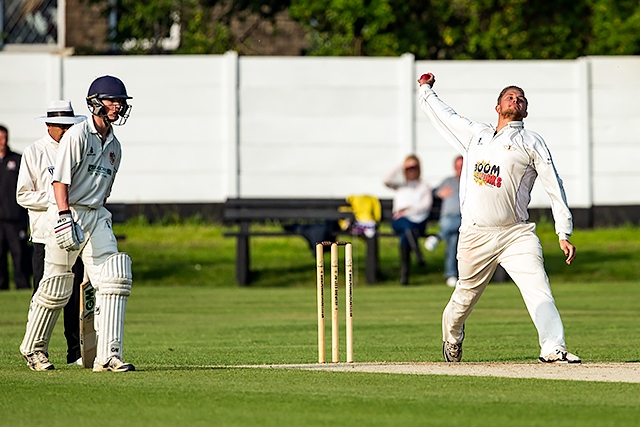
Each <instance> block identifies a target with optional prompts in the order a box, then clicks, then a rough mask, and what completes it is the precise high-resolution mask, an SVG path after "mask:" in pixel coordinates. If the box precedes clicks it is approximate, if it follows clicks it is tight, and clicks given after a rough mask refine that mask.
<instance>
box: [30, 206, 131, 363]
mask: <svg viewBox="0 0 640 427" xmlns="http://www.w3.org/2000/svg"><path fill="white" fill-rule="evenodd" d="M71 209H72V211H73V212H72V215H73V218H74V221H75V222H76V223H77V224H79V225H80V228H82V231H83V233H84V241H83V242H82V243H81V244H80V250H78V251H73V252H67V251H66V250H64V249H60V248H59V247H58V244H57V242H56V237H55V235H54V233H53V225H54V224H55V222H56V221H57V219H58V209H57V206H55V205H52V206H50V207H49V210H48V212H47V222H48V228H47V229H48V235H47V238H46V239H47V240H46V246H45V263H44V276H43V278H42V282H41V283H43V282H44V281H45V280H46V279H48V278H50V277H53V276H58V275H61V274H64V273H69V272H71V267H73V265H74V264H75V262H76V259H77V258H78V256H80V257H81V258H82V262H83V263H84V268H85V275H87V276H88V277H89V280H91V283H92V284H93V286H94V287H95V288H96V294H98V293H99V292H100V289H99V287H100V283H101V271H102V265H103V264H104V262H105V261H106V259H107V258H109V256H110V255H113V254H115V253H117V252H118V246H117V242H116V238H115V235H114V234H113V230H112V228H111V213H110V212H109V211H108V210H107V209H106V208H104V207H101V208H100V209H89V208H85V207H81V206H80V207H78V206H73V207H72V208H71ZM65 286H69V287H70V286H72V284H71V282H70V284H66V285H65ZM63 291H64V295H66V301H63V303H62V305H61V307H62V306H64V305H66V303H67V301H68V300H69V296H70V295H71V289H70V288H69V289H64V290H63ZM39 292H40V289H38V291H37V292H36V295H34V297H33V298H32V304H31V308H30V312H32V311H35V310H36V309H37V308H38V306H37V304H34V303H33V301H36V302H37V301H39ZM48 310H51V309H50V308H47V307H44V308H41V311H44V314H42V315H36V314H34V315H30V316H29V320H28V321H27V333H26V334H25V339H24V340H23V342H22V345H21V347H20V348H21V351H22V353H23V354H28V353H30V352H32V351H34V350H37V349H38V347H36V346H37V345H40V346H41V347H43V348H47V347H48V343H49V340H50V339H51V332H52V331H53V326H54V325H55V322H56V319H57V315H49V314H48V312H47V311H48ZM57 310H58V311H59V310H60V308H58V309H57ZM49 323H53V325H50V324H49ZM36 329H37V330H44V331H45V334H44V335H42V334H40V335H42V336H40V335H39V336H37V337H35V338H33V337H32V336H33V331H34V330H36ZM38 343H40V344H38Z"/></svg>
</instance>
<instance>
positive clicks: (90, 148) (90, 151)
mask: <svg viewBox="0 0 640 427" xmlns="http://www.w3.org/2000/svg"><path fill="white" fill-rule="evenodd" d="M95 155H96V153H95V152H94V151H93V147H89V152H88V153H87V156H95Z"/></svg>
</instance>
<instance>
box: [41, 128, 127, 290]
mask: <svg viewBox="0 0 640 427" xmlns="http://www.w3.org/2000/svg"><path fill="white" fill-rule="evenodd" d="M121 155H122V151H121V147H120V142H119V141H118V139H117V138H116V137H115V135H114V134H113V130H109V133H108V134H107V137H106V140H105V141H104V143H103V140H102V137H101V136H100V134H99V133H98V131H97V130H96V128H95V125H94V124H93V120H92V119H89V120H87V121H84V122H82V123H79V124H77V125H75V126H73V127H71V129H69V130H68V131H67V132H66V133H65V134H64V136H63V137H62V139H61V140H60V146H59V147H58V156H57V158H56V165H55V169H54V171H53V176H52V181H53V182H61V183H63V184H67V185H69V206H70V208H71V211H72V215H73V217H74V221H75V222H76V224H78V225H79V226H80V228H81V229H82V231H83V232H84V235H85V241H84V243H81V245H80V246H81V249H80V251H79V252H67V251H65V250H62V249H60V248H59V247H58V244H57V242H56V239H55V235H54V233H53V226H54V224H55V222H56V220H57V219H58V206H57V205H56V204H55V202H54V203H52V204H51V205H50V206H49V211H48V214H47V221H48V225H47V228H48V230H47V232H48V234H47V241H46V248H45V272H44V278H48V277H50V276H51V275H54V274H61V273H64V272H66V271H69V270H70V268H71V266H73V264H74V263H75V260H76V258H77V256H78V254H79V253H82V262H83V263H84V265H85V272H86V274H87V275H88V277H89V279H90V280H91V282H92V283H94V284H97V283H99V275H100V269H101V266H102V263H103V262H104V261H105V260H106V259H107V258H108V257H109V256H110V255H111V254H113V253H116V252H117V251H118V249H117V243H116V239H115V236H114V235H113V230H112V229H111V213H110V212H109V211H108V210H107V209H106V208H105V207H104V203H105V201H106V200H107V198H108V197H109V195H110V194H111V187H112V186H113V181H114V179H115V176H116V173H117V172H118V167H119V166H120V159H121ZM51 193H52V194H53V191H52V192H51ZM95 286H96V285H94V287H95ZM96 289H97V288H96Z"/></svg>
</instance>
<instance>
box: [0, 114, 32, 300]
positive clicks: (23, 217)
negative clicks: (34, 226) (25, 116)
mask: <svg viewBox="0 0 640 427" xmlns="http://www.w3.org/2000/svg"><path fill="white" fill-rule="evenodd" d="M20 160H21V156H20V154H18V153H14V152H13V151H11V149H10V148H9V130H8V129H7V128H6V127H5V126H2V125H0V290H7V289H9V267H8V263H7V255H8V252H11V259H12V261H13V277H14V279H15V282H16V288H17V289H31V286H30V285H29V277H30V276H31V258H30V255H31V254H30V250H29V246H28V245H27V239H28V236H27V224H28V221H29V220H28V216H27V210H26V209H24V208H23V207H22V206H20V205H18V202H17V201H16V186H17V184H18V171H19V169H20Z"/></svg>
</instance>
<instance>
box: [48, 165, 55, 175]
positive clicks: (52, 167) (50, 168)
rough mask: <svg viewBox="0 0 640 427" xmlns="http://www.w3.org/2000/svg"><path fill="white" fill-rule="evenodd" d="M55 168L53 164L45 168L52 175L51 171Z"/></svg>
mask: <svg viewBox="0 0 640 427" xmlns="http://www.w3.org/2000/svg"><path fill="white" fill-rule="evenodd" d="M55 169H56V168H55V167H54V166H49V167H48V168H47V170H48V171H49V173H50V174H51V175H53V171H54V170H55Z"/></svg>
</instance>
